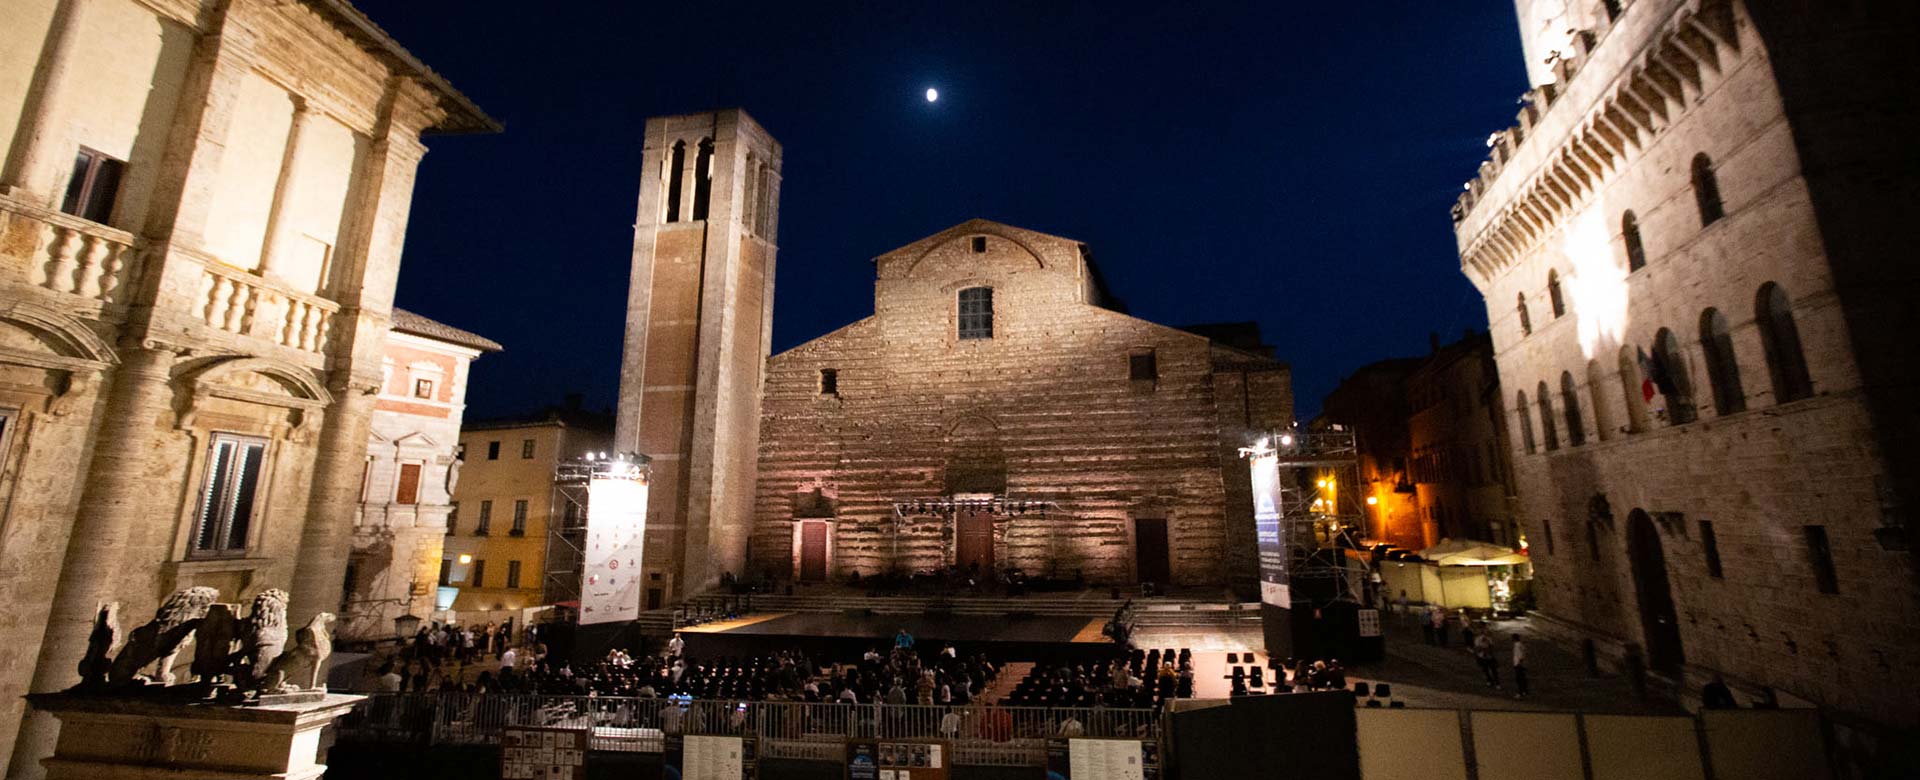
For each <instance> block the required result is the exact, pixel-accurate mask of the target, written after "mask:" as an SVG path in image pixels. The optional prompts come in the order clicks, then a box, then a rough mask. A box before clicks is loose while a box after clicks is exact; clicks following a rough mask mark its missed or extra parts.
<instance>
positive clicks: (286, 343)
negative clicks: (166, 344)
mask: <svg viewBox="0 0 1920 780" xmlns="http://www.w3.org/2000/svg"><path fill="white" fill-rule="evenodd" d="M202 268H203V271H202V277H201V280H200V297H199V299H198V307H199V314H200V316H201V319H202V320H203V321H204V322H206V324H207V325H209V326H212V327H214V328H218V329H220V330H224V331H226V332H228V333H234V334H238V335H241V336H249V337H253V338H261V339H266V340H268V341H271V342H273V343H275V344H279V345H280V346H283V347H291V348H293V349H298V350H302V351H305V352H323V351H325V349H326V346H327V337H328V336H329V335H330V333H331V330H332V327H333V315H334V313H335V312H337V311H339V310H340V304H337V303H334V302H333V301H329V300H326V299H325V298H321V297H319V296H316V295H311V294H308V293H302V292H296V291H294V290H292V289H289V288H287V287H285V286H283V285H281V284H279V283H278V282H275V281H272V280H269V279H265V278H262V277H259V276H255V275H253V274H251V273H248V272H246V271H243V270H240V269H238V268H228V267H224V266H221V265H219V264H217V263H213V262H208V263H205V264H204V265H203V266H202Z"/></svg>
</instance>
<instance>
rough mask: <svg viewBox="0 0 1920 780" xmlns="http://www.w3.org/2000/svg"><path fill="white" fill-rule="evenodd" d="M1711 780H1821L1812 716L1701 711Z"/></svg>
mask: <svg viewBox="0 0 1920 780" xmlns="http://www.w3.org/2000/svg"><path fill="white" fill-rule="evenodd" d="M1700 715H1701V719H1702V721H1703V723H1704V727H1705V729H1706V732H1707V750H1708V753H1709V755H1711V756H1712V758H1713V774H1714V776H1715V777H1737V778H1740V780H1776V779H1777V780H1788V779H1789V778H1793V779H1794V780H1823V779H1824V778H1827V777H1830V776H1831V774H1832V773H1831V771H1830V770H1829V768H1828V766H1827V759H1826V748H1825V741H1824V738H1823V737H1822V736H1821V732H1820V717H1819V714H1818V713H1817V712H1815V711H1814V710H1704V711H1702V712H1701V713H1700Z"/></svg>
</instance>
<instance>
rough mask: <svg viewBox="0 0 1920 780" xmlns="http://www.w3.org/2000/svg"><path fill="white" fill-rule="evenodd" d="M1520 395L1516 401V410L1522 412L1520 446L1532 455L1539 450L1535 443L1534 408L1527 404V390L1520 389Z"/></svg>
mask: <svg viewBox="0 0 1920 780" xmlns="http://www.w3.org/2000/svg"><path fill="white" fill-rule="evenodd" d="M1518 397H1519V400H1518V401H1515V402H1514V411H1516V412H1519V413H1520V446H1521V447H1524V448H1525V449H1526V451H1527V454H1528V455H1532V454H1533V453H1534V452H1536V451H1538V447H1537V446H1536V445H1535V444H1534V443H1533V408H1532V407H1530V406H1528V405H1527V391H1525V390H1522V391H1520V393H1519V396H1518Z"/></svg>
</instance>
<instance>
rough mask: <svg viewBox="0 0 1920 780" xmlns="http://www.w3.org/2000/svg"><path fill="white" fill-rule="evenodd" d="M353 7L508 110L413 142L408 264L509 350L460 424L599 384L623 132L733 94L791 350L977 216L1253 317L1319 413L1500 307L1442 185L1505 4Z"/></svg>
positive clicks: (729, 99)
mask: <svg viewBox="0 0 1920 780" xmlns="http://www.w3.org/2000/svg"><path fill="white" fill-rule="evenodd" d="M359 5H360V6H361V8H362V9H364V10H365V11H366V12H367V14H368V15H369V16H371V17H373V18H374V20H375V21H377V22H379V23H380V24H381V25H382V26H384V27H385V28H386V29H387V30H388V31H389V32H391V33H393V35H394V36H395V37H396V38H398V39H399V40H400V42H401V43H402V44H403V45H405V46H407V47H408V48H409V49H411V50H412V51H413V52H414V53H415V54H417V55H418V56H419V57H420V58H421V59H422V60H424V61H426V62H427V63H428V64H430V65H431V66H433V67H434V68H435V69H436V70H438V71H440V72H441V73H442V74H443V75H445V76H446V77H447V78H448V79H449V80H451V81H452V82H453V83H454V84H455V85H456V86H458V87H459V88H460V89H462V90H463V91H465V92H466V93H467V94H468V95H469V96H471V97H472V98H473V99H474V100H475V101H476V102H477V103H479V105H480V106H482V107H483V108H485V109H486V110H487V111H488V112H490V113H492V114H493V115H494V116H495V117H497V118H498V119H500V120H501V121H502V122H503V123H505V124H506V126H507V132H506V133H505V134H504V135H494V136H471V137H435V138H429V139H428V144H429V146H430V148H431V151H430V152H429V153H428V155H427V157H426V160H425V162H424V163H423V164H422V167H421V172H420V181H419V185H418V188H417V190H416V191H415V195H414V202H413V217H412V224H411V226H410V227H409V229H408V234H407V247H406V257H405V262H404V265H403V270H402V271H401V275H400V292H399V304H400V305H401V306H404V307H407V308H410V309H413V310H415V311H417V312H420V313H422V314H425V315H428V316H430V317H434V318H437V319H440V320H443V321H445V322H447V323H449V324H452V325H456V326H459V327H462V328H467V329H469V330H473V331H477V332H479V333H482V334H484V335H487V336H489V337H492V338H494V339H496V340H498V341H500V342H502V343H504V344H505V345H506V347H507V351H506V352H505V353H504V354H501V355H493V356H489V357H487V358H484V359H482V360H481V361H480V362H479V363H478V364H477V365H476V367H475V370H474V374H473V383H472V387H471V390H470V397H469V401H470V404H471V408H470V410H469V412H468V415H469V417H470V418H475V417H485V416H493V415H499V414H504V413H513V412H517V411H521V410H525V409H531V408H534V407H538V406H540V405H542V404H545V403H551V402H555V401H556V400H557V399H558V398H559V397H560V396H561V395H563V394H564V393H567V392H575V391H577V392H583V393H585V394H586V396H587V400H588V403H589V404H592V405H594V406H601V405H609V404H611V403H612V402H613V397H614V392H615V388H616V387H617V385H618V376H619V368H618V365H619V351H620V341H621V332H622V328H623V323H624V321H625V319H624V301H625V294H626V287H627V273H628V252H629V248H630V245H631V241H632V224H633V212H634V199H635V197H636V194H637V192H638V187H639V167H640V166H639V161H640V141H641V138H640V135H641V128H642V126H643V124H644V122H645V120H646V118H647V117H649V116H654V115H659V114H671V113H684V112H692V111H699V110H704V109H707V108H711V107H717V106H732V105H738V106H742V107H744V108H746V109H747V111H748V112H749V113H751V114H753V115H754V117H755V118H757V119H758V120H759V121H760V122H761V124H763V125H764V126H765V127H766V128H767V129H768V130H769V131H770V132H772V133H773V134H774V136H775V137H776V138H778V139H779V140H780V141H781V142H782V143H783V144H784V145H785V147H786V167H785V179H784V186H783V189H782V192H781V196H782V202H781V204H780V206H781V218H780V235H779V243H780V255H779V276H778V279H777V281H776V288H775V289H776V297H775V307H774V344H773V346H774V349H775V351H779V350H784V349H787V348H789V347H792V346H793V345H796V344H799V343H801V342H804V341H806V340H808V339H811V338H813V337H815V336H818V335H820V334H823V333H825V332H827V331H829V330H832V329H834V328H836V327H839V326H840V325H843V324H845V323H847V322H851V321H853V320H855V319H858V318H860V317H863V316H866V315H867V314H870V313H871V312H872V308H873V298H872V295H873V288H872V279H873V269H872V265H871V263H870V262H869V260H870V258H872V257H874V256H875V255H878V254H881V253H882V252H885V251H887V250H889V249H892V248H894V247H897V246H900V245H902V244H906V243H908V242H911V241H913V240H915V239H917V238H920V237H922V236H925V235H927V234H930V233H934V232H936V231H939V230H941V229H943V228H946V227H949V226H951V225H953V224H954V223H957V222H960V221H962V220H965V219H968V218H971V217H985V218H988V219H993V220H998V221H1001V222H1006V223H1009V224H1014V225H1019V226H1021V227H1027V228H1031V229H1034V230H1039V231H1043V232H1047V233H1054V234H1059V235H1063V236H1068V237H1072V238H1075V239H1079V240H1081V241H1084V242H1086V243H1087V244H1089V245H1090V246H1091V247H1092V249H1093V252H1094V256H1095V258H1096V259H1097V260H1098V262H1099V263H1100V265H1101V267H1102V269H1103V270H1104V271H1105V273H1106V276H1107V278H1108V280H1109V281H1110V283H1111V285H1112V287H1113V288H1114V290H1115V292H1117V293H1118V294H1119V295H1120V296H1121V297H1122V298H1124V299H1125V300H1126V301H1127V302H1128V304H1129V305H1130V306H1131V308H1132V311H1133V313H1134V314H1136V315H1138V316H1141V317H1145V318H1147V319H1150V320H1154V321H1157V322H1162V323H1167V324H1172V325H1180V324H1188V323H1194V322H1212V321H1230V320H1246V319H1253V320H1258V321H1259V322H1260V326H1261V329H1262V331H1263V333H1264V335H1265V337H1266V339H1267V340H1268V342H1270V343H1272V344H1274V345H1276V347H1277V352H1278V355H1279V357H1281V358H1282V359H1284V360H1287V361H1288V362H1290V363H1292V364H1293V366H1294V372H1295V374H1294V376H1295V379H1294V384H1295V392H1296V395H1297V397H1298V398H1299V402H1300V403H1299V405H1300V408H1301V411H1302V412H1303V415H1302V416H1303V419H1304V416H1305V414H1311V413H1312V412H1315V411H1317V410H1318V409H1319V405H1320V399H1321V398H1322V397H1323V396H1325V394H1326V393H1327V391H1329V390H1331V389H1332V388H1333V386H1334V385H1335V384H1336V383H1337V382H1338V381H1339V379H1340V377H1341V376H1343V375H1344V374H1346V373H1347V372H1350V371H1351V370H1352V369H1353V368H1355V367H1357V366H1359V365H1361V364H1363V363H1367V362H1370V361H1373V360H1376V359H1379V358H1384V357H1388V356H1392V355H1407V354H1420V353H1422V352H1424V351H1425V350H1426V348H1427V334H1428V333H1429V332H1430V331H1438V332H1440V333H1442V334H1443V335H1445V336H1446V337H1448V338H1453V337H1455V336H1457V335H1458V334H1459V332H1460V331H1461V329H1462V328H1466V327H1484V323H1485V314H1484V310H1483V308H1482V307H1481V304H1480V302H1479V298H1478V296H1477V295H1476V294H1475V292H1474V291H1473V288H1472V287H1471V286H1470V285H1469V284H1468V283H1467V282H1466V280H1465V278H1464V277H1462V276H1461V275H1460V272H1459V264H1458V260H1457V258H1456V256H1455V254H1454V244H1453V234H1452V230H1451V224H1450V222H1449V220H1448V216H1447V209H1448V206H1449V205H1450V204H1451V203H1452V202H1453V200H1454V197H1455V196H1456V194H1457V193H1458V192H1459V191H1460V184H1461V183H1462V182H1464V181H1466V179H1467V178H1468V177H1469V176H1470V175H1471V174H1472V172H1473V171H1474V170H1475V167H1476V166H1477V165H1478V164H1479V162H1480V160H1481V158H1482V157H1483V156H1484V154H1485V146H1484V139H1485V138H1486V136H1487V134H1488V133H1489V132H1491V131H1493V130H1496V129H1499V128H1502V127H1505V126H1507V125H1509V124H1511V123H1512V120H1513V113H1514V110H1515V108H1514V98H1515V97H1517V96H1518V95H1519V94H1520V92H1521V91H1522V90H1524V89H1525V86H1526V85H1525V74H1524V70H1523V68H1522V63H1521V57H1520V54H1519V44H1518V38H1517V36H1516V32H1515V22H1514V19H1513V9H1512V5H1511V3H1508V2H1499V1H1496V2H1447V3H1435V2H1430V1H1429V2H1413V1H1412V0H1383V1H1381V2H1363V3H1360V2H1357V3H1297V2H1273V1H1272V0H1268V1H1267V2H1261V3H1249V4H1245V5H1241V4H1217V5H1212V6H1207V7H1199V6H1194V7H1173V6H1172V5H1171V4H1161V3H1156V4H1142V5H1141V7H1139V8H1132V7H1128V4H1126V3H1120V2H1106V3H1084V4H1068V3H1051V2H1041V1H1040V0H1026V1H1025V2H1011V3H1004V4H1003V3H999V2H979V1H974V0H969V1H968V2H951V3H942V4H932V3H915V2H890V3H873V4H869V5H851V4H849V5H840V4H836V3H823V2H805V3H778V4H773V3H769V4H764V5H762V4H739V3H725V2H718V3H666V2H660V3H653V2H648V3H631V2H620V3H527V2H524V0H521V1H517V2H498V1H496V0H361V2H360V3H359ZM583 9H591V10H583ZM929 86H932V87H937V88H938V89H939V90H940V92H941V95H942V98H941V100H940V102H938V103H937V104H931V105H930V104H928V103H926V102H925V100H924V98H923V97H922V93H923V92H924V91H925V89H926V88H927V87H929Z"/></svg>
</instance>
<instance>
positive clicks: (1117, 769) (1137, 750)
mask: <svg viewBox="0 0 1920 780" xmlns="http://www.w3.org/2000/svg"><path fill="white" fill-rule="evenodd" d="M1146 776H1147V769H1146V748H1145V743H1143V742H1141V741H1139V740H1135V739H1065V740H1060V739H1056V740H1049V741H1048V743H1047V780H1074V779H1075V778H1079V779H1081V780H1089V779H1091V780H1145V778H1146Z"/></svg>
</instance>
